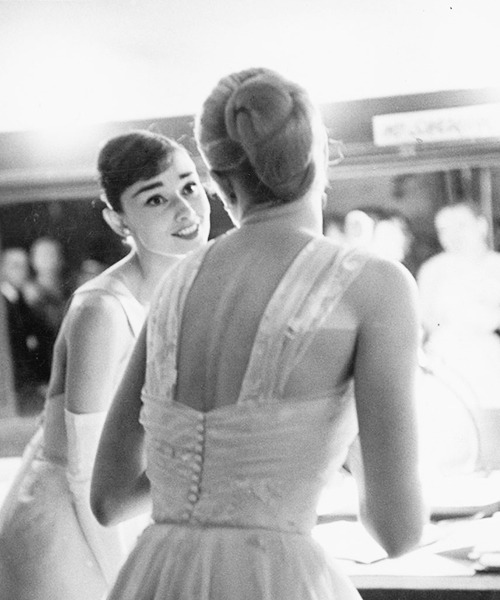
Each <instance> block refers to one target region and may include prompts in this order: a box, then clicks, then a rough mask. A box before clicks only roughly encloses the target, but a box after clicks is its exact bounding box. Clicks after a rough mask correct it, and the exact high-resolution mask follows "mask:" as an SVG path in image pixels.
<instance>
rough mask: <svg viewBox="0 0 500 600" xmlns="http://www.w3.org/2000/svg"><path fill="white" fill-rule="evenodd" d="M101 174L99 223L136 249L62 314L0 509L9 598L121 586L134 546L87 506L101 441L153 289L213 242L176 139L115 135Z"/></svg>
mask: <svg viewBox="0 0 500 600" xmlns="http://www.w3.org/2000/svg"><path fill="white" fill-rule="evenodd" d="M98 169H99V174H100V183H101V187H102V190H103V199H104V201H105V203H106V208H104V211H103V216H104V219H105V220H106V222H107V223H108V224H109V226H110V227H111V228H112V229H113V231H114V232H116V233H117V234H118V235H120V236H122V237H124V238H127V239H128V240H130V241H131V242H132V249H131V252H130V253H129V254H128V255H127V256H126V257H125V258H123V259H122V260H120V261H119V262H118V263H117V264H115V265H113V266H112V267H110V268H108V269H107V270H106V271H105V272H103V273H101V274H100V275H98V276H97V277H95V278H94V279H92V280H91V281H89V282H87V283H85V284H84V285H83V286H81V287H80V288H79V289H78V290H77V291H76V292H75V293H74V294H73V297H72V299H71V304H70V306H69V309H68V312H67V314H66V316H65V318H64V322H63V325H62V327H61V331H60V333H59V336H58V339H57V342H56V346H55V351H54V360H53V367H52V375H51V381H50V385H49V391H48V396H47V400H46V405H45V411H44V421H43V425H42V428H41V431H39V432H38V434H37V435H36V436H35V439H34V440H33V441H32V443H31V445H30V447H29V448H28V449H27V451H26V453H25V456H24V460H23V465H22V467H21V471H20V473H19V475H18V477H17V479H16V481H15V482H14V485H13V487H12V489H11V491H10V493H9V495H8V497H7V499H6V501H5V504H4V506H3V509H2V512H1V514H0V571H1V573H0V597H1V598H5V599H6V600H7V598H13V599H14V598H15V599H16V600H24V599H26V600H27V599H29V600H55V599H56V600H57V599H61V600H77V599H78V600H79V599H82V600H94V599H96V600H97V599H101V598H102V597H103V596H104V595H105V594H106V592H107V590H108V589H109V587H110V585H111V584H112V582H113V581H114V578H115V576H116V573H117V571H118V569H119V567H120V566H121V564H122V562H123V560H124V559H125V557H126V553H127V551H128V550H130V545H129V546H128V547H127V545H126V543H125V542H126V540H125V534H126V531H125V529H124V528H122V527H119V528H113V529H110V530H107V529H104V528H103V527H101V526H100V525H99V524H98V522H97V521H96V520H95V518H94V516H93V515H92V512H91V510H90V504H89V488H90V477H91V472H92V466H93V461H94V457H95V452H96V449H97V442H98V439H99V435H100V432H101V429H102V424H103V423H104V417H105V414H106V411H107V408H108V405H109V403H110V402H111V399H112V397H113V393H114V391H115V389H116V386H117V384H118V382H119V380H120V377H121V375H122V373H123V370H124V368H125V365H126V362H127V360H128V358H129V356H130V351H131V349H132V346H133V343H134V341H135V339H136V336H137V334H138V332H139V331H140V329H141V327H142V324H143V322H144V318H145V315H146V311H147V310H148V306H149V300H150V297H151V294H152V291H153V289H154V287H155V285H156V284H157V282H158V280H159V278H160V277H161V276H162V275H163V274H164V273H165V272H166V271H167V272H168V270H169V269H170V268H171V267H172V266H173V265H174V264H175V263H177V262H178V261H179V259H180V258H181V257H183V256H185V255H186V254H187V253H188V252H190V251H192V250H194V249H197V248H199V247H200V246H202V245H204V244H205V242H206V241H207V237H208V230H209V204H208V200H207V197H206V194H205V191H204V189H203V187H202V185H201V183H200V181H199V178H198V174H197V172H196V168H195V165H194V163H193V161H192V160H191V158H190V156H189V155H188V153H187V151H186V150H185V149H184V148H183V147H181V146H179V145H178V144H177V143H175V142H174V141H172V140H170V139H169V138H166V137H165V136H163V135H160V134H156V133H151V132H148V131H133V132H130V133H126V134H123V135H120V136H117V137H115V138H112V139H111V140H109V141H108V142H107V143H106V144H105V145H104V147H103V148H102V149H101V151H100V154H99V159H98ZM129 527H130V524H129ZM128 530H129V528H127V531H128ZM129 533H130V532H129Z"/></svg>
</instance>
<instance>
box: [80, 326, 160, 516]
mask: <svg viewBox="0 0 500 600" xmlns="http://www.w3.org/2000/svg"><path fill="white" fill-rule="evenodd" d="M145 371H146V326H144V328H143V330H142V332H141V334H140V336H139V338H138V340H137V343H136V346H135V348H134V351H133V353H132V357H131V359H130V362H129V364H128V366H127V369H126V371H125V374H124V376H123V379H122V381H121V383H120V386H119V388H118V391H117V393H116V395H115V397H114V399H113V403H112V405H111V408H110V410H109V412H108V416H107V419H106V422H105V424H104V429H103V433H102V436H101V440H100V442H99V448H98V451H97V457H96V461H95V466H94V473H93V477H92V486H91V496H90V502H91V506H92V510H93V512H94V515H95V516H96V518H97V520H98V521H99V522H100V523H101V524H102V525H114V524H116V523H119V522H120V521H123V520H125V519H129V518H131V517H133V516H136V515H138V514H141V513H144V512H146V511H147V510H149V508H150V497H149V480H148V479H147V477H146V473H145V460H144V448H143V446H144V430H143V428H142V426H141V424H140V423H139V413H140V409H141V390H142V386H143V384H144V377H145Z"/></svg>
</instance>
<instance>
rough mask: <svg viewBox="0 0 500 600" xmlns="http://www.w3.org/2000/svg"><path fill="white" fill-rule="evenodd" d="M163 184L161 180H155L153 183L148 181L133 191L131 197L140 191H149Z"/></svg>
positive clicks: (140, 192)
mask: <svg viewBox="0 0 500 600" xmlns="http://www.w3.org/2000/svg"><path fill="white" fill-rule="evenodd" d="M162 185H163V184H162V182H161V181H155V182H154V183H149V184H148V185H143V186H142V187H140V188H139V189H138V190H137V192H135V193H134V194H133V196H132V198H135V197H136V196H138V195H139V194H142V192H149V190H155V189H156V188H159V187H161V186H162Z"/></svg>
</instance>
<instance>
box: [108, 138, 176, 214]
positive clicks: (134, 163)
mask: <svg viewBox="0 0 500 600" xmlns="http://www.w3.org/2000/svg"><path fill="white" fill-rule="evenodd" d="M179 148H182V146H180V144H178V143H177V142H175V141H174V140H171V139H170V138H168V137H166V136H164V135H162V134H160V133H154V132H151V131H145V130H135V131H131V132H129V133H124V134H121V135H117V136H116V137H113V138H111V139H109V140H108V141H107V142H106V143H105V144H104V146H103V147H102V148H101V150H100V152H99V156H98V159H97V169H98V171H99V183H100V185H101V188H102V192H103V196H104V197H103V200H104V201H105V202H106V204H108V205H109V207H110V208H113V209H114V210H116V211H118V212H120V211H121V210H122V205H121V195H122V193H123V192H124V191H125V190H126V189H127V188H128V187H130V186H131V185H133V184H134V183H136V182H137V181H141V180H144V179H151V177H154V176H155V175H158V174H159V173H162V172H163V171H165V170H166V169H168V167H169V166H170V164H171V162H172V154H173V152H174V151H175V150H178V149H179Z"/></svg>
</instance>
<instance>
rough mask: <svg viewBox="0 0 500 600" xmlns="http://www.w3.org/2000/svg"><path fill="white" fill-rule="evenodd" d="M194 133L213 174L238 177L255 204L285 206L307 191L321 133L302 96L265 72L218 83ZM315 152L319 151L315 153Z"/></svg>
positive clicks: (323, 144)
mask: <svg viewBox="0 0 500 600" xmlns="http://www.w3.org/2000/svg"><path fill="white" fill-rule="evenodd" d="M195 134H196V139H197V143H198V147H199V149H200V152H201V154H202V156H203V158H204V160H205V162H206V164H207V165H208V167H209V169H210V170H211V171H212V172H213V173H214V174H223V173H228V172H231V171H232V172H236V171H237V172H238V173H240V174H241V175H242V176H244V177H245V178H246V181H247V185H248V186H249V187H250V189H253V190H254V191H255V193H256V202H259V203H261V202H267V201H273V202H276V203H278V202H290V201H293V200H296V199H298V198H300V197H301V196H303V195H304V194H305V193H306V192H307V191H308V190H309V189H310V187H311V185H312V183H313V181H314V179H315V177H316V174H317V169H318V164H319V161H318V156H320V155H321V152H323V153H324V156H325V165H324V166H325V183H326V150H327V135H326V129H325V127H324V125H323V123H322V122H321V117H320V115H319V111H318V109H317V108H316V107H315V106H314V105H313V103H312V102H311V100H310V98H309V95H308V94H307V92H306V91H305V90H304V89H303V88H302V87H300V86H299V85H297V84H296V83H293V82H291V81H288V80H287V79H285V78H284V77H282V76H281V75H279V74H278V73H275V72H274V71H271V70H269V69H262V68H260V69H248V70H244V71H240V72H239V73H233V74H232V75H229V76H227V77H225V78H223V79H221V80H220V81H219V83H218V84H217V86H216V87H215V89H214V90H213V91H212V93H211V94H210V95H209V97H208V98H207V99H206V100H205V102H204V104H203V107H202V111H201V113H200V115H199V116H198V118H197V121H196V127H195ZM318 150H319V151H318Z"/></svg>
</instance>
